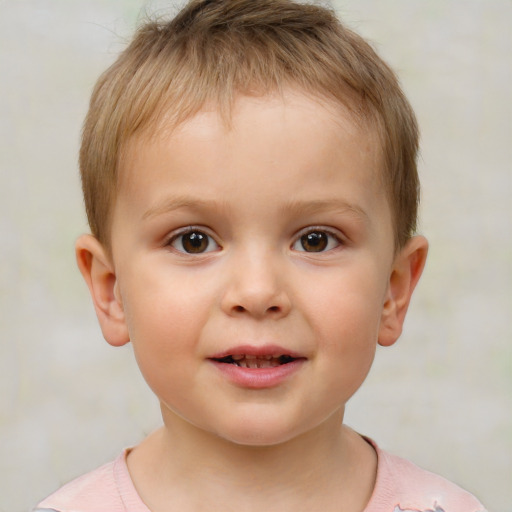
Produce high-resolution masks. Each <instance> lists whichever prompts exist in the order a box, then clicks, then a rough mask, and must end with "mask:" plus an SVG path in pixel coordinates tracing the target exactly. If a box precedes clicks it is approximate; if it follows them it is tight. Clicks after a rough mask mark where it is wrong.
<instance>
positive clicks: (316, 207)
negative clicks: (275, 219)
mask: <svg viewBox="0 0 512 512" xmlns="http://www.w3.org/2000/svg"><path fill="white" fill-rule="evenodd" d="M285 211H291V212H297V213H301V214H305V215H313V214H315V213H323V212H339V213H343V214H345V213H350V214H353V215H354V216H355V217H358V218H360V219H361V220H364V221H365V222H369V221H370V218H369V216H368V214H367V213H366V212H365V210H364V209H363V208H361V207H360V206H358V205H356V204H352V203H349V202H347V201H344V200H343V199H334V198H333V199H320V200H312V201H307V200H306V201H291V202H290V203H288V204H287V205H286V207H285Z"/></svg>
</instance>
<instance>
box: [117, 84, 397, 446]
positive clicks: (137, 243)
mask: <svg viewBox="0 0 512 512" xmlns="http://www.w3.org/2000/svg"><path fill="white" fill-rule="evenodd" d="M375 141H376V138H375V137H373V135H372V134H369V133H368V132H367V131H366V132H365V131H363V130H361V129H359V128H358V127H357V126H356V124H355V123H354V122H353V121H352V120H351V119H350V116H349V115H348V114H347V113H346V112H344V111H343V110H342V108H341V107H340V106H334V105H330V104H329V105H328V104H325V103H321V102H320V101H319V100H316V99H313V98H310V97H307V96H305V95H302V94H300V93H297V92H292V91H289V92H288V93H286V94H285V95H284V96H283V97H264V98H249V97H241V98H239V99H238V100H237V102H236V104H235V109H234V112H233V117H232V124H231V126H229V127H227V126H226V125H225V123H223V121H222V120H221V119H220V117H219V115H218V113H217V112H215V111H203V112H200V113H199V114H198V115H196V116H195V117H193V118H191V119H190V120H188V121H186V122H184V123H183V124H181V125H180V126H179V127H178V128H176V129H175V130H173V131H172V133H171V132H170V133H167V134H166V135H165V136H161V137H159V138H158V139H155V140H152V141H148V140H141V141H139V142H137V141H134V142H133V144H131V145H130V148H129V150H128V152H127V154H126V155H125V158H124V162H123V165H122V180H121V183H120V190H119V195H118V200H117V203H116V206H115V210H114V214H113V225H112V233H113V236H112V253H113V268H114V269H115V286H114V292H115V296H116V299H117V300H118V301H119V303H120V304H121V306H122V311H123V315H124V321H125V322H126V326H127V329H128V332H129V337H130V340H131V342H132V344H133V347H134V351H135V354H136V357H137V360H138V364H139V366H140V369H141V371H142V373H143V375H144V377H145V379H146V380H147V382H148V384H149V385H150V387H151V388H152V389H153V391H154V392H155V394H156V395H157V396H158V398H159V399H160V402H161V404H162V410H163V416H164V421H165V423H166V424H167V425H168V426H169V427H172V425H173V423H177V422H180V423H181V424H185V425H189V426H190V427H191V428H194V429H197V428H199V429H201V430H202V431H206V432H208V433H212V434H214V435H215V436H220V437H221V438H224V439H227V440H229V441H233V442H235V443H241V444H252V445H269V444H275V443H280V442H284V441H286V440H289V439H292V438H294V437H295V436H299V435H301V434H304V433H306V432H309V431H311V430H314V429H316V428H319V427H320V426H322V425H323V424H325V423H326V422H328V421H329V419H330V418H332V417H334V416H337V417H339V415H340V414H342V413H343V409H344V405H345V403H346V402H347V400H348V399H349V398H350V397H351V396H352V394H353V393H354V392H355V391H356V390H357V389H358V388H359V386H360V385H361V383H362V382H363V380H364V379H365V377H366V375H367V373H368V371H369V368H370V366H371V363H372V360H373V357H374V352H375V347H376V343H377V340H378V337H379V330H380V329H381V321H382V314H383V307H384V304H385V302H386V297H387V295H388V289H389V280H390V272H391V267H392V263H393V255H394V244H393V230H392V220H391V213H390V208H389V206H388V203H387V199H386V194H385V192H384V188H383V186H382V184H381V181H380V177H379V176H380V172H379V154H378V151H377V149H376V148H377V143H376V142H375Z"/></svg>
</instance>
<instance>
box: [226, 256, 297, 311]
mask: <svg viewBox="0 0 512 512" xmlns="http://www.w3.org/2000/svg"><path fill="white" fill-rule="evenodd" d="M276 259H277V258H272V257H271V256H270V255H268V254H267V255H264V254H261V253H250V254H245V255H239V256H238V257H236V258H235V257H234V258H232V259H231V261H229V262H226V263H227V264H228V265H229V266H230V268H229V271H228V275H229V278H228V284H227V287H226V289H225V292H224V295H223V297H222V304H221V307H222V309H223V311H224V312H225V313H227V314H228V315H230V316H239V315H248V316H251V317H253V318H257V319H263V318H273V319H278V318H282V317H285V316H287V315H288V313H289V312H290V309H291V301H290V296H289V293H288V292H287V291H286V289H285V288H286V287H285V278H284V272H283V269H282V268H281V266H280V265H279V264H278V262H277V261H276Z"/></svg>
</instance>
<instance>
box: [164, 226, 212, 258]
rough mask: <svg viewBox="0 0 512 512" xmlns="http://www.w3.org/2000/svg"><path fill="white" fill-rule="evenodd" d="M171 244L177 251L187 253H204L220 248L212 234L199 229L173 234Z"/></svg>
mask: <svg viewBox="0 0 512 512" xmlns="http://www.w3.org/2000/svg"><path fill="white" fill-rule="evenodd" d="M169 245H170V246H171V247H173V248H174V249H176V250H177V251H179V252H184V253H187V254H202V253H205V252H211V251H215V250H217V249H218V248H219V245H218V244H217V242H216V241H215V240H214V239H213V238H212V237H211V236H210V235H207V234H206V233H204V232H203V231H199V230H197V229H193V230H190V231H187V232H185V233H180V234H177V235H175V236H173V237H172V238H171V240H170V241H169Z"/></svg>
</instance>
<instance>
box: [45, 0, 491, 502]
mask: <svg viewBox="0 0 512 512" xmlns="http://www.w3.org/2000/svg"><path fill="white" fill-rule="evenodd" d="M417 144H418V134H417V127H416V121H415V118H414V114H413V112H412V110H411V108H410V106H409V104H408V102H407V100H406V99H405V97H404V96H403V93H402V91H401V90H400V88H399V85H398V83H397V81H396V78H395V76H394V75H393V73H392V72H391V71H390V69H389V68H388V67H387V66H386V64H384V63H383V62H382V61H381V60H380V58H379V57H377V56H376V55H375V53H374V52H373V50H372V49H371V48H370V47H369V46H368V44H367V43H365V42H364V41H363V40H362V39H361V38H360V37H359V36H357V35H355V34H354V33H352V32H351V31H349V30H347V29H346V28H344V27H343V26H341V25H340V23H339V22H338V21H337V20H336V18H335V16H334V14H333V13H332V12H331V11H329V10H327V9H325V8H321V7H318V6H313V5H305V4H296V3H293V2H291V1H288V0H216V1H215V0H193V1H192V2H190V3H189V4H188V5H187V6H186V7H185V8H184V9H183V10H182V11H181V12H180V13H179V15H178V16H177V17H176V18H175V19H174V20H173V21H171V22H168V23H148V24H146V25H145V26H143V27H142V28H140V29H139V31H138V33H137V34H136V37H135V39H134V41H133V42H132V43H131V45H130V46H129V47H128V48H127V49H126V50H125V51H124V52H123V54H122V55H121V56H120V57H119V59H118V60H117V62H116V63H114V65H113V66H112V67H111V68H110V69H109V70H107V72H106V73H105V74H104V75H103V76H102V77H101V78H100V81H99V82H98V84H97V86H96V89H95V91H94V93H93V96H92V100H91V105H90V110H89V113H88V116H87V119H86V122H85V127H84V132H83V141H82V148H81V153H80V167H81V173H82V183H83V189H84V196H85V202H86V208H87V214H88V218H89V223H90V227H91V230H92V235H84V236H82V237H80V238H79V240H78V241H77V245H76V254H77V260H78V265H79V268H80V270H81V272H82V274H83V276H84V279H85V281H86V282H87V284H88V286H89V289H90V292H91V296H92V300H93V302H94V306H95V309H96V313H97V316H98V319H99V322H100V325H101V328H102V332H103V335H104V337H105V339H106V340H107V341H108V342H109V343H110V344H112V345H114V346H121V345H124V344H126V343H128V342H131V343H132V344H133V348H134V351H135V355H136V358H137V362H138V364H139V367H140V369H141V371H142V374H143V375H144V377H145V379H146V381H147V382H148V384H149V386H150V387H151V389H152V390H153V392H154V393H155V394H156V395H157V397H158V398H159V401H160V404H161V410H162V417H163V423H164V426H163V427H162V428H161V429H160V430H158V431H156V432H155V433H153V434H151V435H150V436H149V437H148V438H146V439H145V440H144V441H143V442H142V443H141V444H140V445H138V446H137V447H135V448H133V449H128V450H126V451H125V452H124V453H123V454H122V455H121V456H120V457H119V458H118V459H117V460H116V461H114V462H112V463H110V464H107V465H105V466H103V467H101V468H100V469H97V470H96V471H93V472H92V473H89V474H88V475H85V476H83V477H81V478H79V479H77V480H75V481H73V482H71V483H70V484H68V485H66V486H64V487H63V488H62V489H61V490H59V491H57V492H56V493H55V494H53V495H52V496H50V497H49V498H47V499H45V500H43V502H41V503H40V504H39V507H40V508H44V509H51V510H57V511H61V512H68V511H80V512H102V511H105V512H107V511H108V512H117V511H129V512H148V511H152V512H167V511H174V510H179V511H180V512H181V511H198V510H205V511H235V510H236V511H255V510H258V511H261V510H265V511H292V510H293V511H322V512H330V511H343V512H361V511H366V512H400V511H409V510H414V511H425V512H426V511H436V512H441V511H444V512H476V511H483V510H484V508H483V506H482V505H481V504H480V503H479V502H478V501H477V500H476V499H475V498H474V497H473V496H471V495H470V494H469V493H467V492H465V491H463V490H461V489H460V488H458V487H457V486H455V485H454V484H452V483H449V482H448V481H446V480H444V479H442V478H441V477H438V476H435V475H433V474H431V473H428V472H426V471H424V470H421V469H419V468H418V467H416V466H414V465H413V464H411V463H409V462H407V461H405V460H402V459H399V458H397V457H394V456H392V455H390V454H388V453H385V452H383V451H382V450H380V449H379V448H378V447H377V445H376V444H375V443H374V442H373V441H371V440H370V439H367V438H364V437H362V436H360V435H359V434H357V433H356V432H354V431H352V430H351V429H349V428H348V427H347V426H344V425H343V416H344V409H345V404H346V403H347V401H348V400H349V398H350V397H351V396H352V395H353V394H354V392H355V391H356V390H357V389H358V388H359V386H360V385H361V384H362V383H363V381H364V379H365V377H366V375H367V373H368V371H369V369H370V366H371V363H372V360H373V357H374V353H375V349H376V345H377V343H379V344H381V345H383V346H389V345H392V344H393V343H394V342H395V341H396V340H397V338H398V337H399V335H400V333H401V329H402V325H403V322H404V317H405V314H406V311H407V307H408V304H409V301H410V298H411V295H412V292H413V290H414V287H415V285H416V283H417V282H418V279H419V278H420V275H421V272H422V269H423V266H424V263H425V259H426V255H427V242H426V240H425V239H424V238H423V237H421V236H417V235H415V234H414V232H415V226H416V214H417V205H418V177H417V173H416V153H417Z"/></svg>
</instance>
